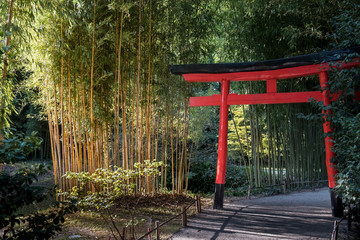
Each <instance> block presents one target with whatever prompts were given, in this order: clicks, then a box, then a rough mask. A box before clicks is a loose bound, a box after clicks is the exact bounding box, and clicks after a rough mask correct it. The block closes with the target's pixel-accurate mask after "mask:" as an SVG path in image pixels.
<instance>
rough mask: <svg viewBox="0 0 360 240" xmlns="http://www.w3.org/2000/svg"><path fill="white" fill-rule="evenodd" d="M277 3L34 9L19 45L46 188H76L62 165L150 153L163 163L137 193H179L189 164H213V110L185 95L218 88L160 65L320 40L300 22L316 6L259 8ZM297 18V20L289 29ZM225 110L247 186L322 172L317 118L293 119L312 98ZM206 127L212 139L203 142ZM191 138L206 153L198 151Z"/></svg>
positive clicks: (300, 84)
mask: <svg viewBox="0 0 360 240" xmlns="http://www.w3.org/2000/svg"><path fill="white" fill-rule="evenodd" d="M276 2H277V1H259V2H257V3H256V4H253V3H252V1H245V0H244V1H240V2H238V1H215V0H213V1H200V0H194V1H190V0H186V1H174V0H164V1H157V0H139V1H129V0H56V1H52V4H51V6H49V7H48V8H47V10H46V11H43V12H41V13H39V12H37V13H36V16H37V17H36V20H34V22H33V26H34V27H33V29H32V30H29V31H33V34H34V35H36V36H37V37H36V38H34V39H31V40H29V42H30V43H31V57H29V63H30V64H32V71H33V75H32V78H31V79H30V80H29V82H28V87H30V88H33V89H36V90H37V91H39V98H38V103H39V104H40V105H42V106H43V116H44V119H47V121H48V125H49V132H50V140H51V141H50V144H51V155H52V159H53V166H54V172H55V179H56V184H58V185H59V187H60V188H61V189H63V190H67V189H69V188H71V187H72V186H73V185H74V184H75V182H73V181H70V180H65V179H64V178H63V177H62V176H63V175H64V174H65V173H66V172H68V171H72V172H81V171H88V172H94V171H95V170H96V169H97V168H112V167H113V166H119V167H122V168H123V169H132V168H133V167H134V164H135V163H140V164H143V163H144V161H145V160H150V161H161V162H163V163H164V165H163V166H162V167H161V176H160V177H159V178H154V177H143V178H139V179H137V180H136V181H137V182H136V183H137V191H138V192H145V193H154V192H160V191H166V190H171V192H172V193H183V192H186V191H187V190H188V189H189V184H190V182H191V178H192V177H193V175H194V173H192V168H191V166H194V165H196V164H197V162H198V161H212V164H215V162H216V149H217V141H216V139H217V134H218V129H217V124H218V110H216V109H215V108H209V109H205V108H199V109H189V104H188V99H189V96H195V95H196V94H200V93H201V95H206V94H212V93H216V91H218V89H219V86H217V85H214V84H203V85H200V84H199V85H196V84H195V85H190V84H187V83H186V82H185V81H184V80H183V79H181V78H180V77H175V76H173V75H171V74H170V71H169V65H171V64H182V63H210V62H243V61H256V60H263V59H271V58H278V57H285V56H290V55H295V54H301V53H307V52H314V51H316V49H318V48H319V46H320V45H321V44H322V43H324V42H326V41H329V40H328V39H327V37H326V34H327V31H328V29H327V28H325V29H316V28H315V30H314V31H318V32H313V33H308V32H307V31H310V30H309V29H311V27H309V25H308V22H310V21H314V23H313V24H315V25H316V24H317V25H318V26H325V24H323V21H324V19H326V18H327V16H324V15H321V14H320V13H317V12H315V13H314V14H313V15H316V14H317V15H319V16H320V17H318V18H310V17H305V18H304V14H305V13H308V12H307V11H303V10H304V9H305V8H306V7H309V8H311V6H310V5H311V4H310V3H307V1H300V2H302V3H298V2H296V1H289V4H288V5H287V4H283V5H281V8H278V9H277V11H280V12H281V11H285V10H286V11H288V10H289V9H296V8H293V5H294V4H295V5H299V4H300V5H301V4H302V5H303V8H301V9H300V10H301V11H300V10H299V11H298V12H297V11H293V12H290V13H289V12H286V13H287V14H288V15H291V16H290V18H289V19H288V17H286V19H285V20H286V21H280V20H279V19H277V17H278V15H277V13H276V12H275V13H274V12H272V11H270V10H269V9H271V6H272V4H277V3H276ZM15 3H16V2H15ZM334 4H336V3H334ZM263 6H267V7H266V8H264V11H263V12H262V14H260V11H259V9H263ZM323 7H324V8H326V9H327V8H329V9H332V8H331V6H325V5H324V6H323ZM15 13H16V11H15ZM240 13H241V14H240ZM325 13H326V14H332V13H331V12H329V13H328V12H326V11H324V14H325ZM259 14H260V15H259ZM288 15H284V16H288ZM253 16H256V17H253ZM306 16H307V15H306ZM312 17H314V16H312ZM14 19H16V14H15V15H14ZM269 19H270V20H269ZM297 19H303V20H304V23H303V25H301V26H297V24H298V22H299V21H297ZM314 19H315V20H314ZM279 22H282V23H283V22H284V23H285V24H288V25H289V26H290V27H288V28H287V31H288V32H284V33H281V31H280V30H278V31H277V32H278V33H279V34H280V35H281V34H282V35H281V38H282V41H280V43H279V44H278V45H276V46H277V47H276V48H275V47H274V48H272V49H277V51H272V52H269V51H268V50H269V48H267V47H266V46H269V45H271V46H272V45H274V40H273V38H271V36H268V37H267V38H264V37H263V35H261V34H260V33H262V32H265V34H270V30H271V31H273V28H271V29H270V28H269V29H268V30H266V29H265V31H264V29H259V27H258V26H260V25H263V26H265V25H266V24H269V25H271V24H273V25H274V26H277V27H281V26H280V25H279V24H278V23H279ZM291 27H292V28H291ZM296 28H297V29H296ZM302 28H304V29H305V30H306V31H305V30H304V29H302ZM284 29H285V27H284ZM281 30H283V29H281ZM295 30H297V31H299V32H304V33H306V34H308V36H307V38H310V39H312V42H313V44H308V41H309V40H308V39H307V38H303V36H302V35H296V34H293V35H291V34H290V33H291V31H295ZM311 31H312V30H311ZM270 35H271V34H270ZM289 36H290V37H289ZM15 37H16V35H14V38H15ZM14 38H13V39H14ZM320 43H321V44H320ZM288 46H291V47H290V48H289V47H288ZM300 49H301V50H300ZM305 80H306V79H305ZM315 80H316V79H315ZM315 80H314V79H310V82H311V83H312V85H311V84H310V85H311V86H310V85H309V86H308V85H307V83H305V82H308V80H306V81H302V80H297V81H296V82H295V83H290V82H287V81H284V83H283V85H282V86H279V89H281V87H283V91H285V90H286V91H287V90H289V89H288V88H291V89H292V90H294V89H295V88H297V89H296V90H305V89H311V88H312V87H314V86H316V84H317V83H316V81H315ZM263 87H264V86H263V85H259V86H251V85H241V84H238V85H234V86H232V87H231V88H232V90H233V91H235V92H237V93H239V94H241V93H251V92H253V93H260V92H261V91H263ZM202 93H205V94H202ZM231 110H232V111H231V119H232V120H231V121H230V122H229V160H228V161H229V164H233V165H241V166H243V170H244V171H245V172H246V175H247V183H249V184H251V185H254V186H258V187H259V186H264V185H271V184H277V183H279V182H281V181H283V179H284V178H286V179H289V180H291V181H296V180H317V179H323V178H324V176H326V172H325V171H324V164H323V163H324V161H323V158H324V156H323V149H324V148H323V146H322V144H323V135H322V129H321V124H320V123H314V122H309V121H307V120H305V119H299V118H298V115H297V114H298V113H304V114H308V113H310V112H312V111H313V109H311V107H310V104H306V105H301V104H298V105H296V104H295V105H281V106H271V105H269V106H245V107H233V108H232V109H231ZM209 125H210V129H212V131H211V132H212V135H213V136H212V138H211V139H213V140H209V139H205V138H206V136H205V135H204V132H206V131H207V130H206V129H207V128H208V126H209ZM214 139H215V140H214ZM201 142H206V144H207V147H206V148H207V149H211V150H210V151H208V152H206V151H204V150H203V149H204V148H203V147H201V146H200V145H201ZM212 166H213V165H212ZM211 171H213V172H214V173H215V168H213V169H211ZM240 184H244V183H240Z"/></svg>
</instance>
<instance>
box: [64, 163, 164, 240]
mask: <svg viewBox="0 0 360 240" xmlns="http://www.w3.org/2000/svg"><path fill="white" fill-rule="evenodd" d="M162 165H163V163H162V162H156V161H152V162H151V161H150V160H145V161H144V164H139V163H136V164H134V169H133V170H131V169H129V170H124V169H122V168H120V167H117V166H114V170H111V169H104V168H98V169H96V171H95V172H94V173H89V172H80V173H74V172H67V173H66V174H65V176H64V177H66V178H67V179H73V180H76V181H77V182H78V183H79V186H74V187H73V188H72V190H71V191H70V192H64V193H60V194H61V195H63V196H66V197H67V198H68V199H70V200H73V201H75V202H76V206H77V207H79V208H80V209H81V210H85V211H90V212H91V213H97V214H99V216H100V217H101V218H102V219H103V220H104V221H105V223H106V225H108V227H109V229H110V231H111V233H112V235H113V237H114V238H115V239H126V236H125V233H124V232H123V231H121V230H120V229H119V228H118V226H117V225H116V222H115V219H116V214H114V212H113V211H112V210H113V208H114V206H115V204H116V201H117V200H119V199H121V197H123V196H125V195H128V194H134V193H135V192H136V191H135V190H136V181H137V179H139V178H143V177H145V178H151V177H158V176H159V167H161V166H162ZM133 204H136V203H133ZM128 210H129V212H130V220H129V222H128V223H127V224H126V226H125V227H126V228H130V232H131V234H132V237H133V238H134V227H135V225H136V224H138V223H139V221H138V220H137V219H135V218H134V211H133V210H134V208H131V207H130V206H128Z"/></svg>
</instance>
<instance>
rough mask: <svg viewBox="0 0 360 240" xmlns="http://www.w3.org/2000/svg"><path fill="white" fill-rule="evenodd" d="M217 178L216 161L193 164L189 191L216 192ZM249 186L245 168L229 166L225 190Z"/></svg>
mask: <svg viewBox="0 0 360 240" xmlns="http://www.w3.org/2000/svg"><path fill="white" fill-rule="evenodd" d="M215 177H216V162H215V161H206V160H204V161H198V162H195V163H193V165H192V167H191V170H190V173H189V190H190V191H192V192H194V193H197V192H202V193H211V192H213V191H214V182H215ZM248 184H249V181H248V178H247V175H246V169H245V167H243V166H239V165H235V164H228V165H227V169H226V179H225V188H226V189H229V188H232V189H236V188H241V187H243V186H247V185H248Z"/></svg>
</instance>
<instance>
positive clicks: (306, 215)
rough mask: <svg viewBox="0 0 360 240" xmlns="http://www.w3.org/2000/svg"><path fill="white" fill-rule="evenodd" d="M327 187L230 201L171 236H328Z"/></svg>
mask: <svg viewBox="0 0 360 240" xmlns="http://www.w3.org/2000/svg"><path fill="white" fill-rule="evenodd" d="M333 222H334V218H333V217H332V216H331V210H330V196H329V190H328V188H322V189H319V190H316V191H315V192H300V193H291V194H286V195H278V196H272V197H263V198H257V199H252V200H240V201H234V202H231V203H227V204H225V205H224V209H223V210H214V209H205V210H203V212H202V213H201V214H198V215H197V216H195V217H194V218H191V219H189V221H188V227H187V228H182V229H180V230H179V231H178V232H177V233H176V234H174V235H173V237H172V239H174V240H175V239H176V240H180V239H197V240H198V239H206V240H209V239H224V240H225V239H329V237H330V235H331V231H332V228H333Z"/></svg>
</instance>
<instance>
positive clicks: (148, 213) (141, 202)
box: [55, 194, 209, 240]
mask: <svg viewBox="0 0 360 240" xmlns="http://www.w3.org/2000/svg"><path fill="white" fill-rule="evenodd" d="M193 202H194V199H193V198H192V197H190V196H185V195H172V194H156V195H152V196H149V195H137V196H125V197H123V198H121V199H119V200H118V201H117V202H116V207H115V208H113V209H111V211H112V214H114V215H116V218H115V221H116V225H117V226H118V229H119V230H120V231H123V230H124V228H125V233H126V234H125V235H126V236H127V238H126V239H130V234H131V226H130V225H131V224H129V222H130V220H131V219H132V220H133V222H134V223H135V224H134V225H135V226H134V231H135V239H136V238H138V237H140V236H142V235H143V234H145V233H146V232H147V230H148V229H149V228H150V229H152V228H154V227H155V221H159V223H162V222H164V221H166V220H168V219H170V218H172V217H173V216H175V215H177V214H179V213H180V212H181V207H182V206H189V205H190V204H191V203H193ZM202 203H204V204H205V205H204V207H207V206H208V204H209V199H203V201H202ZM187 213H188V216H191V215H193V214H195V205H193V206H191V207H190V208H189V209H188V211H187ZM126 226H127V227H126ZM181 226H182V222H181V217H178V218H176V219H174V220H172V221H170V222H169V223H168V224H166V225H164V226H162V227H161V228H160V236H161V238H162V239H167V238H169V237H170V236H171V235H172V234H173V233H175V232H176V231H177V230H178V229H179V228H181ZM152 238H153V239H154V238H155V233H153V234H152ZM55 239H57V240H60V239H114V238H113V237H112V233H111V231H110V230H109V229H108V227H107V224H106V222H105V221H104V220H103V219H102V218H101V217H100V216H98V215H95V214H91V213H89V212H82V213H80V212H78V213H75V214H72V215H69V216H68V217H67V218H66V221H65V225H64V228H63V231H62V232H61V233H60V234H58V235H57V236H56V237H55ZM146 239H147V238H146Z"/></svg>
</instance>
